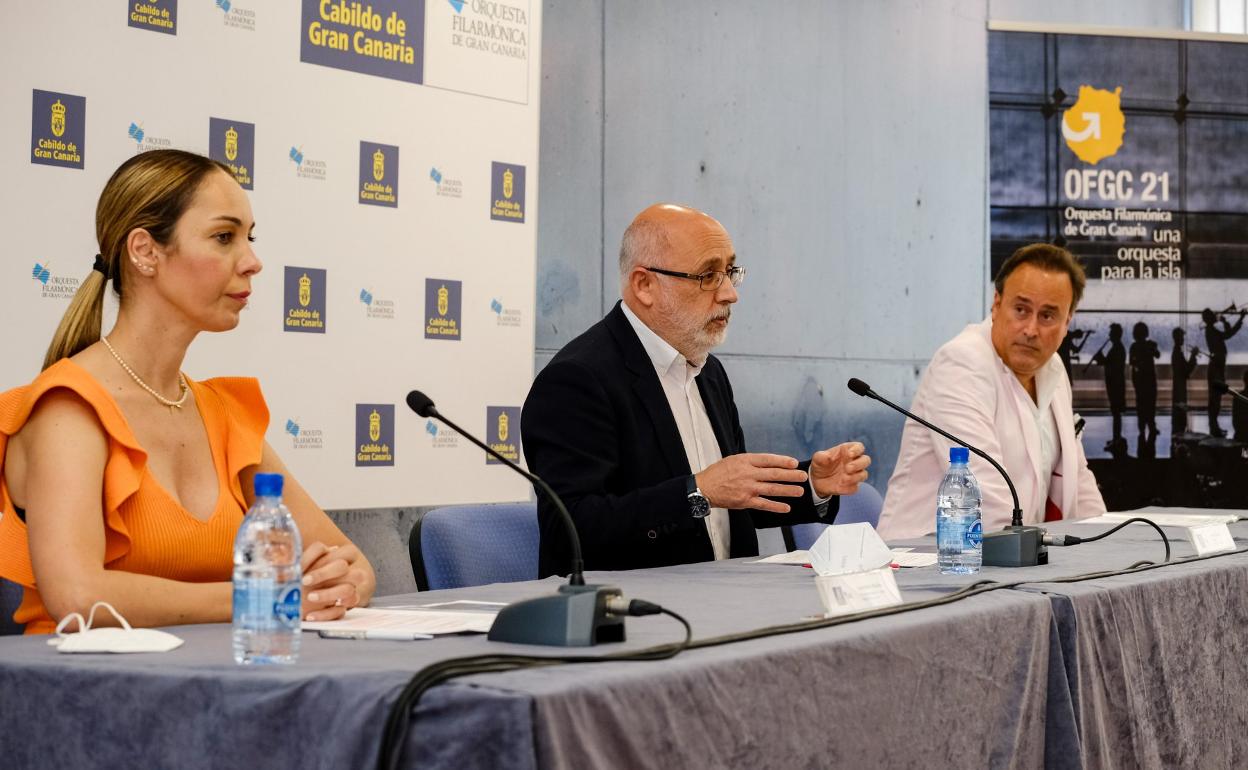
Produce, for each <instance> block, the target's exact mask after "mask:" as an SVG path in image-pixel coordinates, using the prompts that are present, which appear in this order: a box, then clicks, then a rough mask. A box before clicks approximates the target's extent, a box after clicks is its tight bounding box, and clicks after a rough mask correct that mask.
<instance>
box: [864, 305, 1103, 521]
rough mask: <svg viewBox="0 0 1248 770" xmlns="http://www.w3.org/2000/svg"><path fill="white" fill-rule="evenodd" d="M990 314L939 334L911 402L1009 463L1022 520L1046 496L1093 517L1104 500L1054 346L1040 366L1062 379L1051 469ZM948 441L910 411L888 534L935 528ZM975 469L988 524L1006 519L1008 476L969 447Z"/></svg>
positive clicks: (1034, 515)
mask: <svg viewBox="0 0 1248 770" xmlns="http://www.w3.org/2000/svg"><path fill="white" fill-rule="evenodd" d="M991 334H992V319H991V318H988V319H986V320H984V321H983V322H981V323H978V324H971V325H970V326H967V327H966V328H965V329H963V330H962V332H961V333H960V334H958V336H956V337H954V338H953V339H952V340H950V341H949V342H947V343H945V344H944V345H943V346H942V347H941V348H940V350H938V351H936V355H935V357H934V358H932V362H931V364H929V365H928V367H927V371H926V372H924V374H923V378H922V379H921V380H920V381H919V390H918V392H917V393H916V394H915V396H914V402H913V403H912V404H911V406H910V411H912V412H914V413H915V414H917V415H919V416H920V417H922V418H923V419H925V420H927V421H929V422H931V423H932V424H934V425H939V426H940V427H941V428H944V429H945V430H947V431H949V432H950V433H952V434H953V435H955V436H958V437H959V438H962V439H964V440H966V441H969V442H970V443H971V444H973V445H975V446H977V447H978V448H980V449H982V450H983V451H984V452H986V453H987V454H988V455H989V456H991V457H992V458H993V459H995V460H996V461H997V462H999V463H1001V465H1002V466H1003V467H1004V468H1005V470H1006V472H1008V473H1009V474H1010V478H1011V479H1012V480H1013V481H1014V486H1015V488H1016V489H1017V490H1018V499H1019V504H1020V505H1021V506H1022V509H1023V522H1024V523H1026V524H1036V523H1040V522H1043V521H1044V510H1045V500H1046V499H1047V498H1049V497H1052V498H1053V501H1054V502H1055V503H1057V504H1058V506H1059V507H1060V508H1061V510H1062V516H1063V518H1065V519H1072V518H1084V517H1088V516H1099V515H1101V514H1103V513H1105V501H1104V500H1102V499H1101V492H1100V490H1099V489H1097V486H1096V478H1095V477H1094V476H1093V475H1092V471H1090V470H1089V469H1088V461H1087V458H1086V457H1085V456H1084V454H1083V445H1082V444H1080V443H1079V440H1078V439H1077V438H1076V437H1075V426H1074V411H1073V409H1072V407H1071V393H1070V380H1069V378H1067V377H1066V372H1065V371H1064V369H1063V367H1062V362H1061V359H1060V358H1059V357H1058V356H1057V355H1056V354H1054V356H1053V357H1052V358H1051V359H1049V361H1048V363H1046V364H1045V366H1046V367H1051V368H1053V369H1055V370H1057V373H1058V374H1059V375H1060V376H1059V377H1058V378H1057V379H1058V380H1059V382H1060V385H1059V386H1058V388H1057V391H1056V392H1055V393H1054V394H1053V400H1052V403H1051V405H1050V409H1052V410H1053V415H1054V418H1055V421H1056V423H1057V436H1058V443H1059V447H1060V448H1059V459H1058V464H1057V470H1056V471H1055V472H1053V473H1052V474H1051V475H1050V473H1049V469H1048V468H1041V465H1042V461H1041V446H1040V430H1039V429H1038V428H1037V427H1036V421H1035V418H1034V416H1033V414H1034V412H1033V409H1034V402H1031V396H1029V395H1028V394H1027V391H1026V389H1024V388H1023V385H1022V383H1020V382H1019V381H1018V378H1017V377H1015V376H1014V373H1013V372H1012V371H1010V369H1009V368H1008V367H1007V366H1006V365H1005V362H1004V361H1002V360H1001V358H1000V356H998V355H997V352H996V350H995V349H994V348H993V347H992V336H991ZM950 446H951V444H950V442H949V441H947V440H946V439H944V438H943V437H942V436H940V435H939V434H937V433H934V432H933V431H930V430H928V429H927V428H924V427H923V426H922V425H919V424H917V423H915V422H914V421H913V420H906V426H905V428H904V429H903V430H902V433H901V452H900V454H899V457H898V458H897V466H896V469H895V470H894V471H893V478H892V479H891V480H890V481H889V482H888V494H887V495H886V496H885V498H884V509H883V511H882V512H881V514H880V523H879V527H878V529H879V533H880V535H881V536H882V537H884V538H885V539H894V540H897V539H902V538H908V537H918V536H920V535H925V534H927V533H929V532H934V531H935V529H936V492H937V489H938V488H939V487H940V480H941V479H942V478H943V477H944V475H945V471H946V470H948V468H949V447H950ZM970 466H971V471H972V472H973V473H974V474H975V478H976V479H978V480H979V486H980V489H981V491H982V493H983V506H982V510H983V517H984V518H983V521H984V532H992V531H994V530H999V529H1001V528H1002V527H1004V526H1007V525H1008V524H1009V523H1010V514H1011V512H1012V511H1013V510H1014V503H1013V502H1012V500H1011V498H1010V490H1009V487H1007V486H1006V484H1005V479H1003V478H1001V474H1000V473H998V472H997V470H996V469H995V468H993V467H992V466H991V465H989V464H988V463H987V462H986V461H984V459H983V458H980V457H977V456H975V455H974V454H972V455H971V462H970Z"/></svg>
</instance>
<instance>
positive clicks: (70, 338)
mask: <svg viewBox="0 0 1248 770" xmlns="http://www.w3.org/2000/svg"><path fill="white" fill-rule="evenodd" d="M107 286H108V279H107V278H106V277H105V276H104V273H102V272H100V271H99V270H96V269H95V268H92V269H91V273H90V274H89V275H88V276H87V277H86V279H84V280H83V282H82V285H80V286H79V287H78V291H76V292H74V298H73V299H72V300H70V303H69V309H68V310H66V311H65V315H63V316H61V323H60V324H59V325H58V326H57V327H56V334H54V335H52V344H51V345H49V346H48V352H47V354H46V355H44V357H43V368H44V369H47V368H48V367H49V366H51V365H52V364H55V363H56V362H57V361H60V360H61V359H62V358H69V357H70V356H72V355H74V354H75V353H77V352H79V351H81V350H83V349H85V348H87V347H88V346H89V345H92V344H93V343H95V342H96V341H97V340H98V339H99V338H100V326H101V325H102V324H103V321H104V290H105V288H106V287H107Z"/></svg>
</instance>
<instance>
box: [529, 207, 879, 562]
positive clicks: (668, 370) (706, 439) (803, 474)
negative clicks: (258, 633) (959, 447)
mask: <svg viewBox="0 0 1248 770" xmlns="http://www.w3.org/2000/svg"><path fill="white" fill-rule="evenodd" d="M744 275H745V270H744V268H741V267H738V266H737V265H736V255H735V253H734V251H733V247H732V240H731V239H730V238H729V237H728V233H727V232H726V231H725V230H724V228H723V226H722V225H720V224H719V222H717V221H715V220H714V219H713V218H711V217H710V216H708V215H706V214H704V213H702V212H700V211H696V210H694V209H689V208H685V207H683V206H673V205H669V204H658V205H655V206H651V207H650V208H648V209H646V210H645V211H643V212H641V213H640V214H638V215H637V218H636V219H635V220H633V223H632V224H631V225H630V226H629V228H628V230H627V231H626V232H625V234H624V242H623V245H622V246H621V249H620V282H621V294H622V296H623V300H622V302H621V303H618V304H616V306H615V308H614V309H612V310H611V312H610V313H608V314H607V316H606V317H605V318H603V319H602V320H601V321H599V322H598V323H596V324H594V325H593V326H592V327H590V328H589V330H588V331H586V332H585V333H584V334H582V335H581V336H579V337H577V338H576V339H574V340H572V341H571V342H570V343H568V345H567V346H566V347H564V349H563V350H561V351H559V353H558V355H556V356H555V357H554V358H553V359H552V360H551V362H550V363H549V364H548V365H547V366H546V368H545V369H543V370H542V372H541V374H539V375H538V376H537V378H536V380H535V381H534V383H533V387H532V389H531V390H530V391H529V396H528V398H527V399H526V400H525V403H524V409H523V411H522V412H521V431H520V435H521V437H522V440H523V441H524V452H525V456H526V458H527V459H528V463H529V467H530V468H531V469H532V470H533V471H534V472H535V473H537V474H538V475H539V476H541V477H543V478H544V479H546V481H547V482H548V483H549V484H550V485H551V487H553V488H554V489H555V491H556V492H558V493H559V495H560V496H561V497H562V498H563V499H564V502H565V503H567V506H568V510H569V511H570V512H571V514H572V518H573V520H574V521H575V522H576V527H577V530H578V532H579V533H580V537H581V543H582V548H583V551H584V554H583V555H584V559H585V567H586V569H598V570H617V569H635V568H639V567H660V566H667V565H672V564H684V563H689V562H698V561H710V560H711V559H726V558H732V557H738V556H754V555H757V554H758V539H757V536H756V534H755V532H754V528H755V527H774V526H780V525H782V524H798V523H802V522H809V521H826V522H828V523H831V521H832V519H833V518H834V516H835V514H836V510H837V499H836V496H837V495H846V494H853V493H854V492H855V491H857V489H858V485H859V484H860V483H861V482H862V481H864V480H865V479H866V476H867V471H866V469H867V466H868V465H869V464H870V462H871V459H870V458H869V457H868V456H867V455H866V454H865V451H864V449H863V446H862V444H859V443H856V442H853V443H846V444H841V445H839V446H836V447H832V448H831V449H825V450H822V451H819V452H816V453H815V454H814V456H813V457H812V458H811V459H810V460H809V461H807V462H804V463H799V462H798V461H797V460H796V459H794V458H792V457H785V456H783V455H773V454H755V453H747V452H746V451H745V439H744V437H743V435H742V432H741V423H740V420H739V419H738V416H737V407H736V405H735V404H734V403H733V398H732V387H731V385H729V383H728V376H727V374H726V373H725V372H724V368H723V366H722V365H721V364H720V362H719V361H718V360H717V359H716V358H715V357H714V356H711V355H709V353H710V350H711V349H712V348H714V347H715V346H717V345H719V344H720V343H721V342H723V339H724V335H725V333H726V331H727V327H728V320H729V317H730V316H731V314H732V305H733V303H735V302H736V301H737V291H736V286H737V285H738V284H739V283H740V282H741V279H742V278H743V277H744ZM786 501H787V502H786ZM538 518H539V519H540V524H541V558H540V560H539V566H538V571H539V575H541V576H543V577H545V576H547V575H552V574H556V573H558V574H562V573H565V572H566V571H567V570H568V568H569V562H570V558H571V557H570V546H569V544H568V542H567V537H566V535H565V534H564V529H563V527H562V525H561V524H560V522H559V520H558V513H557V511H556V510H555V508H554V506H553V505H552V504H551V503H550V501H549V500H547V499H545V496H544V495H541V494H539V495H538Z"/></svg>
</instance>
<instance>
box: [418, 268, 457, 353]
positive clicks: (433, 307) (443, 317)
mask: <svg viewBox="0 0 1248 770" xmlns="http://www.w3.org/2000/svg"><path fill="white" fill-rule="evenodd" d="M462 301H463V282H462V281H450V280H445V279H441V278H426V279H425V339H429V340H458V339H459V338H460V335H461V333H462V332H463V329H462V328H461V322H460V319H461V315H460V305H461V303H462Z"/></svg>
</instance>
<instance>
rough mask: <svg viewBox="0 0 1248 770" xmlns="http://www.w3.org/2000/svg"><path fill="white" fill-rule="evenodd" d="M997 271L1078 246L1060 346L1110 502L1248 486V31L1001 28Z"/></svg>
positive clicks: (994, 123)
mask: <svg viewBox="0 0 1248 770" xmlns="http://www.w3.org/2000/svg"><path fill="white" fill-rule="evenodd" d="M988 61H989V105H990V106H989V123H990V129H989V147H990V150H989V157H990V177H991V178H990V185H989V205H990V221H991V225H990V240H991V270H992V272H993V273H994V274H995V272H996V270H997V268H998V267H999V266H1000V264H1001V263H1002V262H1003V261H1004V260H1005V259H1006V257H1008V256H1009V255H1010V254H1011V253H1012V252H1013V251H1014V250H1015V249H1016V248H1018V247H1019V246H1021V245H1024V244H1026V243H1031V242H1035V241H1044V242H1049V243H1056V244H1059V245H1062V246H1065V247H1066V248H1068V249H1070V250H1071V251H1072V252H1073V253H1074V254H1075V255H1076V256H1078V257H1079V258H1080V260H1081V261H1082V262H1083V264H1084V266H1085V268H1086V270H1087V274H1088V286H1087V290H1086V291H1085V293H1084V297H1083V301H1082V302H1081V303H1080V306H1079V308H1078V309H1077V312H1076V313H1075V316H1074V318H1073V320H1072V321H1071V324H1070V327H1069V331H1068V333H1067V335H1066V338H1065V340H1064V341H1063V343H1062V347H1061V349H1060V351H1059V355H1061V356H1063V359H1064V362H1065V364H1066V372H1067V374H1068V375H1069V377H1070V382H1071V386H1072V388H1073V391H1074V404H1075V411H1076V412H1077V413H1078V415H1079V418H1080V420H1081V421H1082V430H1081V434H1080V435H1081V438H1082V440H1083V445H1084V450H1085V452H1086V453H1087V456H1088V458H1089V462H1090V465H1091V466H1092V468H1093V471H1094V472H1095V473H1096V475H1097V480H1098V482H1099V483H1101V486H1102V492H1103V493H1104V494H1105V498H1106V503H1107V504H1108V505H1109V506H1110V507H1111V509H1124V508H1130V507H1136V506H1138V505H1147V504H1165V505H1193V506H1204V507H1244V505H1245V503H1246V502H1248V496H1246V495H1248V408H1245V407H1248V396H1246V395H1245V391H1248V331H1245V330H1244V320H1245V314H1246V313H1248V184H1245V183H1244V180H1245V179H1248V89H1246V88H1245V87H1244V73H1245V72H1248V44H1245V43H1243V42H1237V41H1233V40H1230V39H1228V40H1226V41H1218V40H1210V39H1208V36H1204V37H1203V38H1198V37H1197V36H1193V35H1188V36H1182V35H1180V36H1171V37H1151V36H1144V34H1142V35H1141V36H1131V35H1127V34H1104V33H1103V32H1100V33H1097V34H1069V33H1066V32H1063V33H1056V32H1043V31H1018V30H1013V29H1012V30H1002V29H993V30H991V31H990V32H989V55H988Z"/></svg>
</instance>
